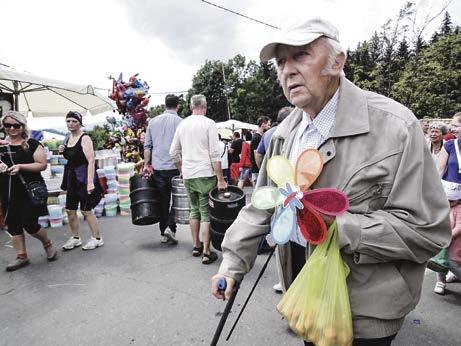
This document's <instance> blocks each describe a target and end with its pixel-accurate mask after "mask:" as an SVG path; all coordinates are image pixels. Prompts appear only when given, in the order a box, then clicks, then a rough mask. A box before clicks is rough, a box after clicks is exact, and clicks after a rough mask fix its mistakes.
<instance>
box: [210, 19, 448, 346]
mask: <svg viewBox="0 0 461 346" xmlns="http://www.w3.org/2000/svg"><path fill="white" fill-rule="evenodd" d="M260 57H261V60H262V61H267V60H270V59H272V58H275V62H276V65H277V73H278V79H279V81H280V84H281V85H282V88H283V91H284V94H285V96H286V98H287V99H288V101H289V102H290V103H292V104H293V105H295V106H296V109H295V110H294V111H293V112H292V113H291V114H290V115H289V116H288V117H287V118H286V119H285V121H284V122H283V123H282V124H280V125H279V126H278V127H277V130H276V131H275V133H274V134H273V136H272V140H271V144H270V146H269V150H268V151H267V154H266V155H267V156H268V157H271V156H274V155H282V156H285V157H287V158H288V159H289V160H290V161H291V162H292V163H295V161H296V160H297V158H298V156H299V154H300V153H301V152H302V151H304V150H305V149H308V148H316V149H318V150H319V151H320V153H321V155H322V156H323V160H324V168H323V171H322V173H321V175H320V176H319V178H318V179H317V181H316V182H315V183H314V185H313V186H312V187H313V188H321V187H329V188H330V187H331V188H337V189H339V190H342V191H344V193H345V194H346V195H347V196H348V197H349V202H350V207H349V209H348V210H347V211H346V212H345V213H344V214H342V215H340V216H338V217H337V218H336V222H337V225H338V231H339V241H340V248H341V255H342V258H343V260H344V262H345V263H346V264H347V265H348V266H349V268H350V274H349V276H348V277H347V285H348V291H349V298H350V304H351V310H352V319H353V321H352V322H353V331H354V345H355V344H357V345H358V344H360V345H390V343H391V342H392V340H393V338H394V337H395V335H396V334H397V332H398V331H399V329H400V328H401V326H402V324H403V321H404V318H405V316H406V314H408V312H410V311H411V310H412V309H413V308H414V307H415V306H416V304H417V302H418V300H419V297H420V294H421V286H422V281H423V277H424V270H425V267H426V262H427V260H428V259H429V258H431V256H433V255H435V254H436V253H438V252H439V251H440V249H441V248H442V247H444V246H446V245H447V243H448V242H449V239H450V225H449V217H448V203H447V201H446V198H445V196H444V192H443V188H442V186H441V183H440V180H439V178H438V176H437V171H436V169H435V165H434V164H433V161H432V158H431V155H430V153H429V150H428V148H427V145H426V144H425V140H424V136H423V133H422V131H421V127H420V126H419V123H418V120H417V119H416V118H415V117H414V115H413V114H412V113H411V111H410V110H408V109H407V108H405V107H404V106H402V105H401V104H399V103H397V102H395V101H393V100H391V99H388V98H386V97H384V96H381V95H378V94H375V93H372V92H367V91H364V90H361V89H359V88H358V87H357V86H355V85H354V84H352V83H351V82H350V81H348V80H347V79H346V78H345V77H344V74H343V72H342V71H343V66H344V63H345V60H346V55H345V53H344V51H343V49H342V48H341V45H340V43H339V39H338V31H337V29H336V28H335V27H334V26H333V25H331V24H330V23H329V22H327V21H325V20H323V19H320V18H315V19H311V20H307V21H305V22H303V23H300V24H298V25H295V26H292V27H291V28H289V29H288V30H286V31H283V32H282V33H281V36H280V37H279V38H278V39H277V40H275V41H273V42H271V43H269V44H267V45H265V46H264V47H263V49H262V50H261V53H260ZM265 162H266V161H263V165H262V167H261V170H260V173H259V174H260V176H259V180H258V186H257V187H261V186H263V185H268V184H273V183H272V182H271V181H270V180H269V178H268V176H267V172H266V166H265ZM271 216H272V213H270V212H268V211H263V210H258V209H256V208H254V207H253V206H252V205H247V206H246V207H245V208H243V209H242V211H241V212H240V214H239V216H238V217H237V219H236V220H235V222H234V223H233V224H232V225H231V226H230V228H229V229H228V231H227V232H226V236H225V238H224V241H223V244H222V247H223V261H222V263H221V266H220V268H219V272H218V274H217V275H215V276H214V277H213V278H212V293H213V294H214V295H215V296H216V297H217V298H224V297H229V296H230V294H231V291H232V288H233V286H234V284H235V281H240V280H242V278H243V275H244V274H245V273H247V272H248V271H249V270H250V269H251V267H252V266H253V264H254V261H255V257H256V251H257V247H258V244H259V241H260V238H261V237H262V236H264V234H265V233H266V232H267V230H268V229H269V227H270V221H271ZM324 219H325V222H326V223H327V224H328V225H329V224H331V223H332V222H333V220H332V219H331V218H328V217H326V216H324ZM294 233H295V234H293V235H292V237H291V239H290V241H289V242H288V243H286V244H284V245H280V246H278V247H277V251H278V255H279V256H278V265H279V266H281V273H282V275H283V280H282V285H283V286H284V288H287V287H288V286H289V285H290V284H291V283H292V282H293V280H294V278H295V277H296V275H297V274H298V273H299V271H300V269H301V268H302V266H303V265H304V262H305V257H306V256H307V255H308V254H311V253H312V251H313V246H312V245H311V244H306V241H305V240H304V238H303V237H302V235H301V234H300V232H299V229H298V231H297V232H294ZM306 246H307V250H306ZM220 278H225V280H226V281H227V289H226V292H225V293H224V294H223V293H222V292H220V291H219V290H218V288H217V282H218V280H219V279H220Z"/></svg>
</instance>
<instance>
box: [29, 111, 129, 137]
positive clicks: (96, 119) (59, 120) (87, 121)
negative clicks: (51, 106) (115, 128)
mask: <svg viewBox="0 0 461 346" xmlns="http://www.w3.org/2000/svg"><path fill="white" fill-rule="evenodd" d="M107 117H114V118H115V120H116V121H119V120H122V115H120V114H119V113H117V112H112V111H109V112H104V113H100V114H98V115H91V116H90V115H87V116H84V117H83V125H84V127H83V130H84V131H91V130H92V129H93V128H94V127H95V126H97V125H99V126H103V125H105V124H107V123H108V121H107ZM27 124H28V126H29V128H30V129H31V130H37V131H38V130H47V129H53V130H55V131H58V132H60V133H63V134H65V133H66V132H67V125H66V118H65V116H64V115H61V116H60V117H44V118H34V117H29V118H28V119H27Z"/></svg>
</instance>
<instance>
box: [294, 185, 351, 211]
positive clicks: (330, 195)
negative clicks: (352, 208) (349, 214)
mask: <svg viewBox="0 0 461 346" xmlns="http://www.w3.org/2000/svg"><path fill="white" fill-rule="evenodd" d="M302 200H304V201H307V202H309V203H310V204H312V206H313V207H314V208H315V210H317V211H319V212H321V213H322V214H326V215H332V216H336V215H340V214H342V213H344V212H345V211H346V210H347V209H348V208H349V199H348V198H347V196H346V195H345V194H344V193H343V192H342V191H339V190H337V189H331V188H319V189H315V190H309V191H306V192H304V196H303V198H302Z"/></svg>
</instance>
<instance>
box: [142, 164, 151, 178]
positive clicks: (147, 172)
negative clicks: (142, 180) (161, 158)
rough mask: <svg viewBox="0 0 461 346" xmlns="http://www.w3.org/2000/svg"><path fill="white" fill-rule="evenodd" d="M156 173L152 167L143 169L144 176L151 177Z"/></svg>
mask: <svg viewBox="0 0 461 346" xmlns="http://www.w3.org/2000/svg"><path fill="white" fill-rule="evenodd" d="M153 173H154V169H153V168H152V166H151V165H144V167H143V169H142V175H145V176H148V177H150V176H151V175H152V174H153Z"/></svg>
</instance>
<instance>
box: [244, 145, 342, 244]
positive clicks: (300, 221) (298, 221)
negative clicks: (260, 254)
mask: <svg viewBox="0 0 461 346" xmlns="http://www.w3.org/2000/svg"><path fill="white" fill-rule="evenodd" d="M322 168H323V160H322V157H321V155H320V152H319V151H318V150H315V149H307V150H305V151H303V152H302V153H301V155H300V156H299V158H298V160H297V162H296V170H295V169H293V166H292V164H291V162H290V161H289V160H288V159H286V158H285V157H283V156H274V157H272V158H270V159H269V160H268V162H267V174H268V175H269V177H270V178H271V179H272V181H274V182H275V183H276V184H277V187H274V186H265V187H261V188H258V189H257V190H256V191H255V192H254V193H253V196H252V198H251V203H252V204H253V206H254V207H255V208H257V209H271V208H274V207H275V208H276V211H275V216H274V218H273V219H272V223H271V234H272V237H273V238H274V241H275V242H276V243H277V244H285V243H286V242H288V240H290V238H291V235H292V234H294V233H293V232H297V227H298V226H299V229H300V231H301V234H302V235H303V236H304V238H305V239H306V240H307V241H308V242H309V243H312V244H320V243H322V242H323V241H324V240H325V238H326V235H327V226H326V224H325V221H324V220H323V218H322V217H321V216H320V214H319V213H322V214H325V215H330V216H337V215H339V214H341V213H343V212H344V211H346V210H347V209H348V208H349V201H348V199H347V196H346V195H345V194H344V193H343V192H341V191H339V190H337V189H332V188H320V189H315V190H309V191H308V189H309V187H310V186H311V185H312V184H313V183H314V181H315V180H316V179H317V178H318V176H319V175H320V173H321V172H322Z"/></svg>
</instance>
